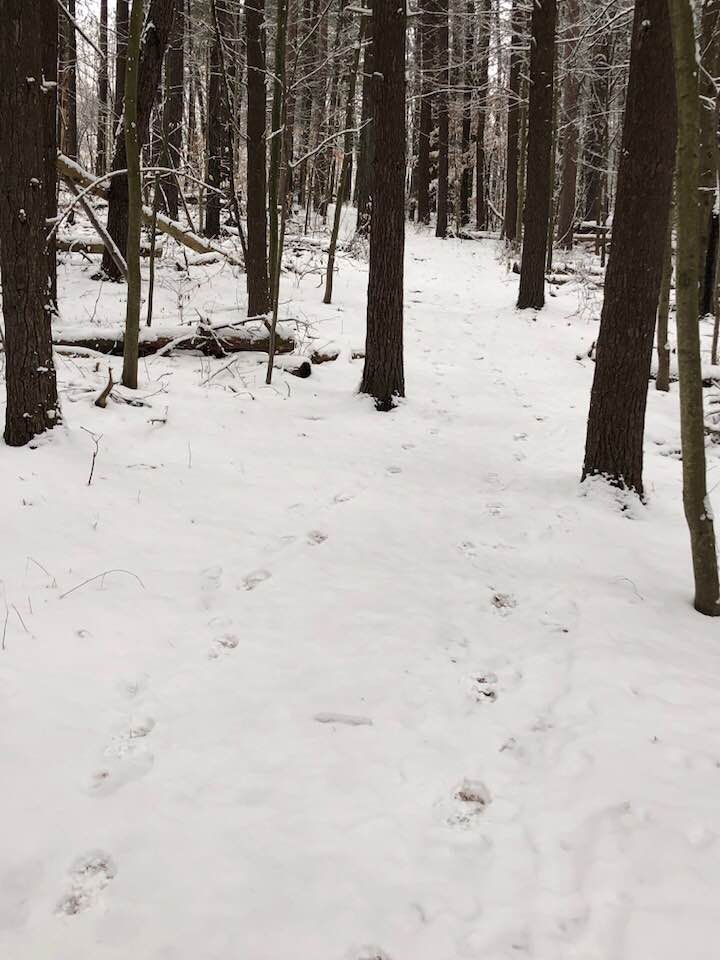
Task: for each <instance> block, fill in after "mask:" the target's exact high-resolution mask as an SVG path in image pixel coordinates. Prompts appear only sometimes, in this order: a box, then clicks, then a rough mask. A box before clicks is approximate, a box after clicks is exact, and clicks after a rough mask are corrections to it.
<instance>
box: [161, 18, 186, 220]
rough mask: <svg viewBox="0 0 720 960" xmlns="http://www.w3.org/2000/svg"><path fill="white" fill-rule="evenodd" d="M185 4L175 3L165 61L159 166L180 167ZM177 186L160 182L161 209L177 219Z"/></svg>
mask: <svg viewBox="0 0 720 960" xmlns="http://www.w3.org/2000/svg"><path fill="white" fill-rule="evenodd" d="M184 12H185V0H175V19H174V21H173V29H172V36H171V39H170V45H169V47H168V51H167V56H166V61H165V104H164V108H163V116H162V123H163V133H162V137H163V149H162V154H161V165H162V166H163V167H170V168H171V169H177V168H178V167H180V166H182V140H183V138H182V131H183V100H184V83H185V30H184V27H185V15H184ZM178 196H179V194H178V183H177V178H176V177H174V176H172V175H171V176H165V177H164V178H163V180H162V200H163V207H164V209H165V210H166V211H167V213H168V215H169V216H170V217H171V218H172V219H173V220H177V218H178Z"/></svg>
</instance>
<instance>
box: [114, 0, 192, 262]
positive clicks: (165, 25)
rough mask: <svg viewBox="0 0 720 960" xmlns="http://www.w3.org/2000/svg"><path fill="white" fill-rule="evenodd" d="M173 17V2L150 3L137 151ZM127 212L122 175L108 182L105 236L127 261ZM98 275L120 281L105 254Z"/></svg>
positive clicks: (122, 163) (118, 156)
mask: <svg viewBox="0 0 720 960" xmlns="http://www.w3.org/2000/svg"><path fill="white" fill-rule="evenodd" d="M174 17H175V0H150V7H149V9H148V14H147V27H146V28H145V30H144V31H143V38H142V46H141V52H140V67H139V70H138V98H137V134H138V144H139V145H140V147H142V146H143V145H144V144H145V143H146V142H147V139H148V132H149V129H150V114H151V113H152V108H153V104H154V102H155V97H156V95H157V91H158V86H159V84H160V76H161V72H162V63H163V57H164V55H165V50H166V48H167V45H168V42H169V39H170V33H171V31H172V25H173V19H174ZM126 167H127V163H126V155H125V136H124V133H123V130H122V128H120V129H119V131H118V136H117V137H116V139H115V152H114V155H113V162H112V169H113V170H125V169H126ZM127 212H128V186H127V177H125V176H122V175H120V176H117V177H113V178H112V180H111V181H110V191H109V196H108V221H107V226H108V233H109V234H110V236H111V237H112V238H113V240H114V241H115V244H116V246H117V247H118V249H119V250H120V252H121V253H122V255H123V256H124V257H125V259H127V256H126V246H125V245H126V243H127V232H128V230H127V228H128V220H127ZM102 275H103V276H106V277H108V278H109V279H111V280H119V279H121V278H120V274H119V272H118V269H117V267H116V265H115V263H114V261H113V259H112V257H111V256H110V254H109V253H107V251H106V253H105V254H104V256H103V260H102Z"/></svg>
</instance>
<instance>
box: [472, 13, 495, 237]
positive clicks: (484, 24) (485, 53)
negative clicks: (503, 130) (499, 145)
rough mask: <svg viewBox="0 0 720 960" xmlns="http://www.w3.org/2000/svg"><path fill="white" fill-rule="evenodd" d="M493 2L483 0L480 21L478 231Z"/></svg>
mask: <svg viewBox="0 0 720 960" xmlns="http://www.w3.org/2000/svg"><path fill="white" fill-rule="evenodd" d="M491 2H492V0H483V7H482V9H483V14H484V16H483V17H482V19H481V20H480V51H479V58H480V69H479V71H478V87H479V91H478V97H479V102H478V115H477V139H476V141H475V171H476V178H475V179H476V188H475V225H476V226H477V229H478V230H484V229H485V228H486V227H487V221H488V213H487V208H488V204H487V189H486V185H485V167H486V160H485V126H486V120H487V112H488V110H487V104H488V86H489V80H490V78H489V76H488V71H489V66H490V13H491V7H490V4H491Z"/></svg>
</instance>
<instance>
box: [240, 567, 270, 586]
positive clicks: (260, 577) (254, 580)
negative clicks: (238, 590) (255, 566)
mask: <svg viewBox="0 0 720 960" xmlns="http://www.w3.org/2000/svg"><path fill="white" fill-rule="evenodd" d="M271 576H272V574H271V573H270V571H269V570H253V571H252V572H251V573H248V574H247V576H245V577H243V579H242V583H243V587H244V588H245V589H246V590H254V589H255V587H257V586H258V585H259V584H261V583H263V582H264V581H265V580H269V579H270V577H271Z"/></svg>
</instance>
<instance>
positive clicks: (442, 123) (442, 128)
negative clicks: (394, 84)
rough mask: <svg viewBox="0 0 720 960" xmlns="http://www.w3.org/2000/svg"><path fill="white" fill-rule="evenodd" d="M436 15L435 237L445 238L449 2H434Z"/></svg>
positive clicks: (435, 0) (448, 128) (448, 121)
mask: <svg viewBox="0 0 720 960" xmlns="http://www.w3.org/2000/svg"><path fill="white" fill-rule="evenodd" d="M433 7H434V10H435V16H436V31H437V32H436V34H435V36H436V50H435V52H436V57H437V64H438V72H437V80H438V85H439V90H438V93H437V105H438V176H437V219H436V222H435V236H436V237H446V236H447V228H448V152H449V149H448V148H449V142H448V141H449V139H450V114H449V106H448V87H449V86H450V35H449V30H448V0H433Z"/></svg>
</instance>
